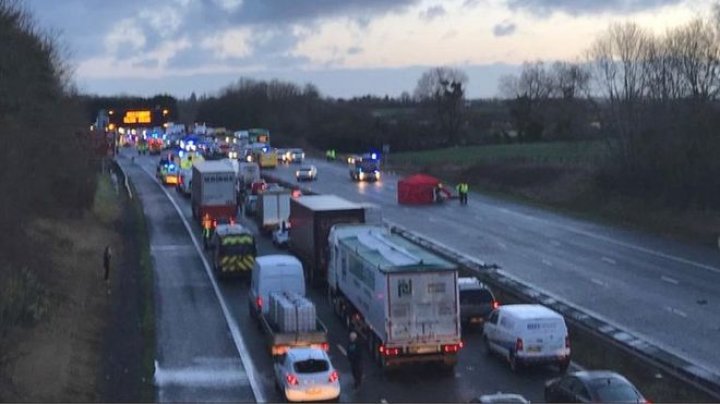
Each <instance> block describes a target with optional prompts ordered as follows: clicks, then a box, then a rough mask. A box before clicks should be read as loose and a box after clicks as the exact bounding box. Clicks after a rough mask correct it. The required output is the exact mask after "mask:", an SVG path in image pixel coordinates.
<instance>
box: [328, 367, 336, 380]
mask: <svg viewBox="0 0 720 404" xmlns="http://www.w3.org/2000/svg"><path fill="white" fill-rule="evenodd" d="M328 380H330V383H334V382H336V381H338V372H337V370H333V371H332V373H330V377H329V378H328Z"/></svg>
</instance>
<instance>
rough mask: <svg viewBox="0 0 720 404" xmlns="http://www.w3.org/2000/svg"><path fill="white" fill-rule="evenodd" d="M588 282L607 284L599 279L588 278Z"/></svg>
mask: <svg viewBox="0 0 720 404" xmlns="http://www.w3.org/2000/svg"><path fill="white" fill-rule="evenodd" d="M590 282H592V283H594V284H596V285H600V286H607V283H605V282H603V281H601V280H600V279H595V278H590Z"/></svg>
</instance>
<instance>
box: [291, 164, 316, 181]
mask: <svg viewBox="0 0 720 404" xmlns="http://www.w3.org/2000/svg"><path fill="white" fill-rule="evenodd" d="M295 178H296V179H297V180H298V181H315V180H317V168H316V167H315V166H302V167H300V168H299V169H298V170H297V171H295Z"/></svg>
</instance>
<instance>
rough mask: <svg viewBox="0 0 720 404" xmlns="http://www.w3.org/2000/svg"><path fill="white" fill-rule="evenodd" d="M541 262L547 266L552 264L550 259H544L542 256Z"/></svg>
mask: <svg viewBox="0 0 720 404" xmlns="http://www.w3.org/2000/svg"><path fill="white" fill-rule="evenodd" d="M542 263H543V264H545V265H547V266H549V267H551V266H553V264H552V262H550V261H548V260H546V259H544V258H543V260H542Z"/></svg>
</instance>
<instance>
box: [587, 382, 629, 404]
mask: <svg viewBox="0 0 720 404" xmlns="http://www.w3.org/2000/svg"><path fill="white" fill-rule="evenodd" d="M593 389H594V390H595V395H596V396H597V399H598V401H599V402H603V403H636V402H638V401H640V396H639V395H638V393H637V392H636V391H635V389H633V388H632V387H631V386H628V385H627V384H625V383H617V382H615V383H607V382H603V383H598V384H597V385H595V386H593Z"/></svg>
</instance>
